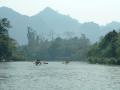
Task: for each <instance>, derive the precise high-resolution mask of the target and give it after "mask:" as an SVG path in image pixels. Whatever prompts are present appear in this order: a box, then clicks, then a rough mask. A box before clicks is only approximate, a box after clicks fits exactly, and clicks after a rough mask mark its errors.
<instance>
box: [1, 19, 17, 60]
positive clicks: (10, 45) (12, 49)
mask: <svg viewBox="0 0 120 90" xmlns="http://www.w3.org/2000/svg"><path fill="white" fill-rule="evenodd" d="M11 27H12V26H11V25H10V22H9V21H8V20H7V18H3V19H0V61H2V60H7V61H9V60H11V59H15V58H16V56H15V55H16V41H15V40H14V39H12V38H10V37H9V33H8V30H9V28H11Z"/></svg>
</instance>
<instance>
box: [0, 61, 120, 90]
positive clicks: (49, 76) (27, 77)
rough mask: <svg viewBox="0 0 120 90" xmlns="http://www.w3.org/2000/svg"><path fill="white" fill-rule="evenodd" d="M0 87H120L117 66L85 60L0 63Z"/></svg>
mask: <svg viewBox="0 0 120 90" xmlns="http://www.w3.org/2000/svg"><path fill="white" fill-rule="evenodd" d="M0 90H120V67H119V66H104V65H93V64H87V63H79V62H78V63H77V62H74V63H70V64H68V65H65V64H62V63H60V62H49V64H47V65H40V66H35V65H34V64H33V63H32V62H8V63H6V62H4V63H0Z"/></svg>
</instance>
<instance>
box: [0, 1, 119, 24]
mask: <svg viewBox="0 0 120 90" xmlns="http://www.w3.org/2000/svg"><path fill="white" fill-rule="evenodd" d="M2 6H7V7H9V8H12V9H13V10H15V11H17V12H19V13H21V14H24V15H28V16H32V15H35V14H36V13H39V12H40V11H42V10H43V9H44V8H46V7H51V8H52V9H54V10H56V11H58V12H60V13H63V14H66V15H70V16H71V17H73V18H75V19H77V20H79V21H80V22H90V21H93V22H96V23H98V24H101V25H104V24H106V23H109V22H112V21H120V11H119V9H120V0H0V7H2Z"/></svg>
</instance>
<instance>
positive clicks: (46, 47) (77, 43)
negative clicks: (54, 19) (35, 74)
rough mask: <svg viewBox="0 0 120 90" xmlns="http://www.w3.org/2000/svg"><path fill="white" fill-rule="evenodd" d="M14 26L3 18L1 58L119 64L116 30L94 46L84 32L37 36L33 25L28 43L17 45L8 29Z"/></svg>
mask: <svg viewBox="0 0 120 90" xmlns="http://www.w3.org/2000/svg"><path fill="white" fill-rule="evenodd" d="M10 28H12V26H11V24H10V22H9V21H8V20H7V18H3V19H0V61H4V60H5V61H11V60H12V61H20V60H22V61H23V60H24V61H25V60H26V61H31V60H36V59H41V60H51V61H64V60H70V61H87V62H90V63H100V64H120V32H116V31H115V30H113V31H111V32H109V33H108V34H106V35H105V36H104V37H102V38H101V39H100V41H99V42H96V43H94V44H92V45H91V43H90V41H89V39H88V38H86V36H85V35H84V34H81V36H80V37H76V36H74V37H73V36H72V33H70V32H68V33H67V37H59V36H56V37H54V33H53V32H51V34H50V37H49V38H46V37H45V36H44V35H42V34H41V35H37V33H36V32H35V31H34V30H33V29H32V28H31V27H28V28H27V31H28V33H27V35H26V37H27V39H28V44H26V45H21V46H20V45H18V44H17V42H16V41H15V40H14V39H12V38H10V37H9V33H8V32H9V29H10Z"/></svg>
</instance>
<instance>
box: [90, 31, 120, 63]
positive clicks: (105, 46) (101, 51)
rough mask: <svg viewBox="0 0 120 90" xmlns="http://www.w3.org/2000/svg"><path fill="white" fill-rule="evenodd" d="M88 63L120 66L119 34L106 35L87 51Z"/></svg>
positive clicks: (112, 32)
mask: <svg viewBox="0 0 120 90" xmlns="http://www.w3.org/2000/svg"><path fill="white" fill-rule="evenodd" d="M88 61H89V62H90V63H100V64H118V65H119V64H120V32H116V31H115V30H113V31H111V32H109V33H108V34H106V35H105V36H104V37H103V38H102V39H101V40H100V41H99V42H96V43H95V44H94V45H92V46H91V48H90V50H89V51H88Z"/></svg>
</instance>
